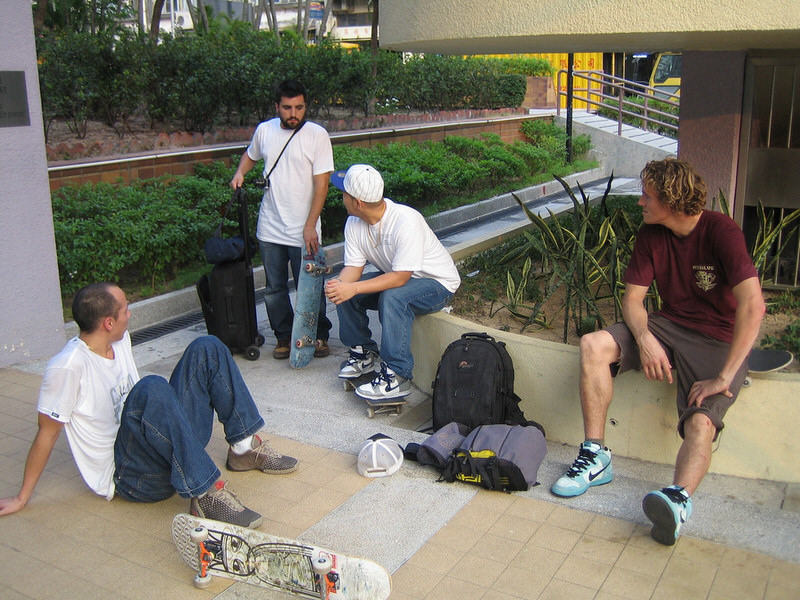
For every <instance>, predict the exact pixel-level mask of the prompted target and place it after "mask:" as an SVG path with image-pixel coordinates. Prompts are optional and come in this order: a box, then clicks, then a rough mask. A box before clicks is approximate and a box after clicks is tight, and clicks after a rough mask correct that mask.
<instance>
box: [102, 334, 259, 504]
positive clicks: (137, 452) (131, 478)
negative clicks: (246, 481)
mask: <svg viewBox="0 0 800 600" xmlns="http://www.w3.org/2000/svg"><path fill="white" fill-rule="evenodd" d="M214 413H216V415H217V417H218V418H219V421H220V422H221V423H222V425H223V428H224V430H225V439H226V440H227V441H228V443H229V444H234V443H236V442H238V441H241V440H243V439H245V438H247V437H249V436H250V435H253V434H254V433H256V432H257V431H258V430H259V429H261V427H263V425H264V420H263V419H262V418H261V415H260V414H259V412H258V409H257V408H256V405H255V403H254V402H253V397H252V396H251V395H250V392H249V391H248V389H247V386H246V385H245V383H244V380H243V379H242V375H241V373H240V372H239V368H238V367H237V366H236V363H235V362H233V358H232V357H231V353H230V351H229V350H228V348H227V347H226V346H225V345H224V344H223V343H222V342H220V341H219V340H218V339H217V338H215V337H213V336H205V337H202V338H198V339H196V340H194V341H193V342H192V343H191V344H189V347H188V348H186V351H185V352H184V353H183V357H182V358H181V360H180V361H179V362H178V364H177V365H176V366H175V370H174V371H173V372H172V376H171V377H170V380H169V382H167V380H166V379H164V378H163V377H158V376H156V375H149V376H147V377H143V378H142V379H141V380H140V381H139V382H138V383H137V384H136V385H135V386H133V389H132V390H131V391H130V393H129V394H128V397H127V398H126V400H125V405H124V408H123V409H122V416H121V418H120V426H119V431H118V432H117V439H116V442H115V444H114V461H115V472H114V484H115V487H116V492H117V493H118V494H119V495H120V496H122V497H123V498H126V499H128V500H133V501H136V502H157V501H159V500H164V499H166V498H169V497H170V496H172V495H173V494H174V493H175V492H176V491H177V492H178V494H179V495H180V496H182V497H184V498H192V497H195V496H198V495H200V494H202V493H203V492H205V491H207V490H208V488H210V487H211V486H212V485H213V484H214V483H215V482H216V481H217V480H218V479H219V477H220V472H219V469H218V468H217V467H216V465H215V464H214V461H212V460H211V457H209V456H208V454H207V453H206V451H205V447H206V444H208V442H209V440H210V439H211V429H212V426H213V423H214Z"/></svg>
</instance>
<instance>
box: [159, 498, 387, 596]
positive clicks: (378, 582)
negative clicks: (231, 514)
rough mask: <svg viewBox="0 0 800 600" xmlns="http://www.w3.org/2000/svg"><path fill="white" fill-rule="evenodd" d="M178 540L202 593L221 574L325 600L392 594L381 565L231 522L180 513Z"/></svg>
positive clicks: (175, 531)
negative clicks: (213, 578) (214, 577)
mask: <svg viewBox="0 0 800 600" xmlns="http://www.w3.org/2000/svg"><path fill="white" fill-rule="evenodd" d="M172 539H173V541H174V542H175V546H177V548H178V552H179V553H180V555H181V557H182V558H183V560H184V561H186V563H187V564H188V565H189V566H191V567H192V568H193V569H194V570H195V571H197V574H196V575H195V578H194V583H195V585H196V586H197V587H199V588H204V587H207V586H208V585H210V583H211V579H212V576H214V575H216V576H218V577H224V578H226V579H233V580H234V581H244V582H245V583H249V584H252V585H257V586H259V587H263V588H268V589H273V590H282V591H286V592H290V593H292V594H296V595H298V596H301V597H304V598H317V599H322V600H356V599H358V600H385V599H386V598H388V597H389V593H390V592H391V590H392V578H391V575H389V572H388V571H387V570H386V569H384V568H383V567H382V566H380V565H379V564H377V563H375V562H372V561H370V560H366V559H363V558H353V557H350V556H344V555H342V554H338V553H336V552H333V551H332V550H327V549H325V548H319V547H315V546H311V545H310V544H306V543H303V542H298V541H295V540H289V539H284V538H279V537H276V536H273V535H269V534H267V533H264V532H261V531H256V530H255V529H247V528H244V527H238V526H236V525H231V524H230V523H222V522H219V521H212V520H210V519H202V518H200V517H194V516H192V515H187V514H179V515H177V516H176V517H175V518H174V519H173V521H172Z"/></svg>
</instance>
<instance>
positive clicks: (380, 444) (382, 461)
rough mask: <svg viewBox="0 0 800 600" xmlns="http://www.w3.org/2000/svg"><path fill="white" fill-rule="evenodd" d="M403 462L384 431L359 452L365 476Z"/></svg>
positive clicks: (391, 471)
mask: <svg viewBox="0 0 800 600" xmlns="http://www.w3.org/2000/svg"><path fill="white" fill-rule="evenodd" d="M348 193H349V192H348ZM402 464H403V449H402V448H401V447H400V444H398V443H397V442H396V441H395V440H393V439H392V438H390V437H388V436H385V435H383V434H382V433H376V434H375V435H373V436H372V437H371V438H369V439H368V440H367V441H366V442H364V445H363V446H361V451H360V452H359V453H358V472H359V474H361V475H363V476H364V477H385V476H387V475H392V474H394V473H396V472H397V471H398V470H399V469H400V465H402Z"/></svg>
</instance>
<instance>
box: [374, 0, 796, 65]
mask: <svg viewBox="0 0 800 600" xmlns="http://www.w3.org/2000/svg"><path fill="white" fill-rule="evenodd" d="M380 31H381V47H383V48H389V49H395V50H405V51H412V52H439V53H445V54H448V53H449V54H494V53H501V54H502V53H520V52H522V53H524V52H642V51H660V50H700V49H703V50H709V49H713V50H735V49H743V48H764V49H771V48H796V47H797V45H798V39H800V10H798V6H797V0H761V1H759V2H731V1H730V0H706V1H704V2H698V1H697V0H673V2H671V3H670V4H669V6H668V7H666V6H665V4H664V2H661V1H660V0H603V1H602V2H599V1H597V0H594V1H581V2H578V1H575V0H568V1H566V2H535V3H534V2H520V1H519V0H496V1H494V2H491V3H487V2H485V1H484V0H383V1H382V2H381V11H380Z"/></svg>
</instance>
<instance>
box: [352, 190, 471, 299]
mask: <svg viewBox="0 0 800 600" xmlns="http://www.w3.org/2000/svg"><path fill="white" fill-rule="evenodd" d="M384 201H385V202H386V212H384V213H383V216H382V217H381V220H380V221H378V222H377V223H376V224H375V225H369V224H368V223H367V222H366V221H364V220H362V219H360V218H358V217H349V218H348V219H347V222H346V223H345V226H344V240H345V241H344V264H345V266H347V267H363V266H364V265H366V263H367V262H370V263H371V264H373V265H375V266H376V267H377V268H378V269H380V270H381V271H383V272H384V273H389V272H391V271H411V276H412V277H416V278H425V279H435V280H436V281H438V282H439V283H441V284H442V286H444V288H445V289H447V291H449V292H450V293H454V292H455V291H456V290H457V289H458V286H459V285H460V284H461V277H460V276H459V274H458V269H456V265H455V263H453V259H452V258H451V257H450V253H449V252H448V251H447V249H446V248H445V247H444V246H442V243H441V242H440V241H439V239H438V238H437V237H436V234H435V233H433V230H431V228H430V227H429V226H428V224H427V223H426V222H425V218H424V217H423V216H422V215H421V214H420V213H419V212H417V211H416V210H414V209H413V208H411V207H410V206H405V205H403V204H395V203H394V202H392V201H391V200H389V199H388V198H384Z"/></svg>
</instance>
